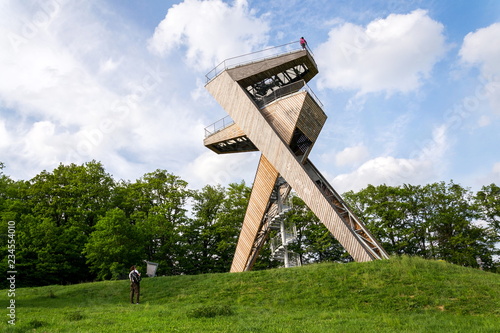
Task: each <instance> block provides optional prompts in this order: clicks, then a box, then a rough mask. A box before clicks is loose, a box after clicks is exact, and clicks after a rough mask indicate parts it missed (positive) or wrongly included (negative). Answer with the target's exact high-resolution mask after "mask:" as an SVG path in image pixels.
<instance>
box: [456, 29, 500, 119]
mask: <svg viewBox="0 0 500 333" xmlns="http://www.w3.org/2000/svg"><path fill="white" fill-rule="evenodd" d="M499 36H500V23H498V22H497V23H494V24H492V25H490V26H488V27H486V28H482V29H478V30H476V31H475V32H471V33H468V34H467V35H466V36H465V38H464V41H463V44H462V47H461V49H460V57H461V60H462V61H463V62H464V63H466V64H470V65H473V66H478V67H479V68H480V70H481V75H482V76H483V80H482V82H483V84H484V87H482V88H484V89H482V90H483V91H484V92H483V93H481V94H480V96H484V95H487V97H488V99H489V101H490V104H491V106H492V109H493V110H494V111H495V112H496V113H499V114H500V61H499V59H500V43H499V39H498V38H499Z"/></svg>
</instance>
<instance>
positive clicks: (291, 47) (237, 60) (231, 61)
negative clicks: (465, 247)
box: [205, 41, 312, 83]
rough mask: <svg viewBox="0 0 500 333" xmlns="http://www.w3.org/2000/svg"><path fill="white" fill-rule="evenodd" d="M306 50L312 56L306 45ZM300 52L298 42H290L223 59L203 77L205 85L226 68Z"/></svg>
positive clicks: (300, 47) (300, 48)
mask: <svg viewBox="0 0 500 333" xmlns="http://www.w3.org/2000/svg"><path fill="white" fill-rule="evenodd" d="M306 48H307V50H308V51H309V52H310V53H311V54H312V52H311V50H310V49H309V47H308V46H307V45H306ZM300 50H302V46H301V45H300V42H298V41H296V42H290V43H286V44H283V45H279V46H273V47H269V48H267V49H264V50H260V51H255V52H251V53H247V54H243V55H239V56H236V57H232V58H228V59H225V60H224V61H222V62H221V63H220V64H218V65H217V66H215V68H214V69H212V70H211V71H210V72H208V73H207V74H206V75H205V77H206V78H207V83H208V82H210V81H211V80H213V79H214V78H215V77H217V75H219V74H220V73H222V72H224V71H225V70H226V69H228V68H233V67H237V66H239V65H243V64H245V65H246V64H249V63H252V62H256V61H261V60H265V59H269V58H274V57H276V56H279V55H283V54H284V53H287V52H288V53H292V52H296V51H300Z"/></svg>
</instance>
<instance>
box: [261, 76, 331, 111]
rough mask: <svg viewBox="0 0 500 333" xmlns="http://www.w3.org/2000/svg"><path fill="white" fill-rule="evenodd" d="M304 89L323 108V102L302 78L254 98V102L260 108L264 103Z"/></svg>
mask: <svg viewBox="0 0 500 333" xmlns="http://www.w3.org/2000/svg"><path fill="white" fill-rule="evenodd" d="M302 91H306V92H308V93H309V95H311V97H312V99H313V100H314V101H315V102H316V103H317V104H318V106H319V107H320V108H321V109H323V103H321V101H320V100H319V98H318V96H316V94H315V93H314V92H313V90H312V89H311V88H310V87H309V86H308V85H307V83H306V82H305V81H304V80H300V81H297V82H294V83H291V84H289V85H286V86H284V87H282V88H279V89H276V90H274V91H273V92H272V93H270V94H269V95H267V96H264V97H263V98H262V99H260V100H256V101H255V102H256V103H257V106H258V107H259V109H262V108H263V107H265V106H266V105H268V104H269V103H271V102H274V101H276V100H278V99H280V98H282V97H285V96H288V95H291V94H294V93H297V92H302Z"/></svg>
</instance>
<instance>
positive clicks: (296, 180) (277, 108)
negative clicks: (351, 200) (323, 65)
mask: <svg viewBox="0 0 500 333" xmlns="http://www.w3.org/2000/svg"><path fill="white" fill-rule="evenodd" d="M317 73H318V69H317V66H316V63H315V61H314V59H313V57H312V55H311V53H310V52H309V50H307V49H305V50H296V51H291V52H287V53H284V54H280V55H278V56H274V57H269V58H267V59H264V60H260V61H254V62H250V63H246V64H243V65H239V66H235V67H232V68H224V70H223V71H221V72H220V73H218V74H217V75H214V77H213V78H210V79H209V81H208V83H207V84H206V89H207V90H208V91H209V92H210V94H211V95H212V96H213V97H214V98H215V99H216V100H217V102H218V103H219V104H220V105H221V106H222V107H223V108H224V109H225V110H226V112H227V113H228V114H229V116H230V117H231V119H232V121H229V122H227V125H225V126H223V127H221V128H219V129H218V130H217V131H215V132H210V133H208V135H207V136H206V138H205V140H204V144H205V146H206V147H207V148H209V149H211V150H212V151H214V152H216V153H218V154H227V153H236V152H248V151H260V152H261V157H260V161H259V165H258V168H257V173H256V175H255V181H254V183H253V187H252V193H251V195H250V201H249V204H248V208H247V211H246V215H245V219H244V221H243V226H242V230H241V233H240V237H239V240H238V245H237V248H236V252H235V255H234V259H233V263H232V266H231V272H241V271H246V270H250V269H251V268H252V266H253V264H254V262H255V260H256V258H257V256H258V254H259V251H260V249H261V248H262V246H263V245H264V243H265V241H266V238H267V236H268V234H269V230H270V228H269V225H270V221H271V220H272V219H273V217H274V216H275V215H276V214H277V213H278V208H279V207H278V202H279V201H280V200H283V199H284V198H286V197H287V196H288V194H289V193H290V190H291V188H293V189H294V190H295V192H296V193H297V194H298V195H299V197H300V198H302V199H303V200H304V202H305V203H306V204H307V206H308V207H309V208H310V209H311V210H312V211H313V212H314V213H315V214H316V216H317V217H318V218H319V219H320V221H321V222H322V223H323V224H324V225H325V226H326V227H327V228H328V230H329V231H330V232H331V233H332V235H333V236H334V237H335V238H336V239H337V240H338V241H339V242H340V243H341V244H342V246H343V247H344V248H345V249H346V250H347V252H349V254H350V255H351V256H352V257H353V258H354V260H356V261H371V260H375V259H383V258H388V255H387V253H386V252H385V251H384V249H383V248H382V247H381V246H380V244H379V243H378V242H377V240H375V239H374V237H373V236H372V235H371V234H370V233H369V232H368V230H367V229H366V228H365V227H364V226H363V224H362V223H361V222H360V221H359V219H358V218H357V217H356V216H355V215H354V214H353V212H352V211H351V210H350V209H349V207H348V206H347V205H346V203H345V202H344V201H343V200H342V198H341V197H340V196H339V195H338V194H337V192H336V191H335V190H334V189H333V187H332V186H331V185H330V184H329V183H328V182H327V181H326V179H325V178H324V177H323V176H322V175H321V173H320V172H319V171H318V170H317V169H316V168H315V167H314V165H313V164H312V163H311V161H310V160H309V159H308V155H309V152H310V151H311V149H312V147H313V145H314V142H315V141H316V139H317V137H318V135H319V133H320V131H321V129H322V127H323V125H324V123H325V121H326V118H327V117H326V114H325V113H324V112H323V110H322V106H321V103H320V102H319V101H318V100H317V98H316V96H315V95H314V93H312V91H311V90H310V89H308V87H307V84H306V83H307V82H308V81H309V80H311V79H312V78H313V77H314V76H315V75H316V74H317ZM278 197H279V198H280V200H277V199H278Z"/></svg>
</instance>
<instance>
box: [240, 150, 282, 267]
mask: <svg viewBox="0 0 500 333" xmlns="http://www.w3.org/2000/svg"><path fill="white" fill-rule="evenodd" d="M277 178H278V171H276V169H275V168H274V167H273V165H272V164H271V163H269V161H268V160H267V158H266V157H265V156H264V155H261V157H260V161H259V166H258V167H257V174H256V175H255V180H254V185H253V187H252V193H251V194H250V201H249V203H248V207H247V212H246V214H245V219H244V220H243V225H242V227H241V233H240V237H239V239H238V245H237V246H236V252H235V254H234V259H233V264H232V266H231V272H242V271H244V270H246V268H247V266H248V265H247V263H248V260H249V259H250V254H251V252H252V246H253V244H254V242H255V239H256V237H257V234H258V232H259V231H260V230H261V228H262V225H261V221H262V220H263V217H264V213H265V212H266V208H267V203H268V202H269V197H270V196H271V193H272V191H273V188H274V184H275V183H276V179H277Z"/></svg>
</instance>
